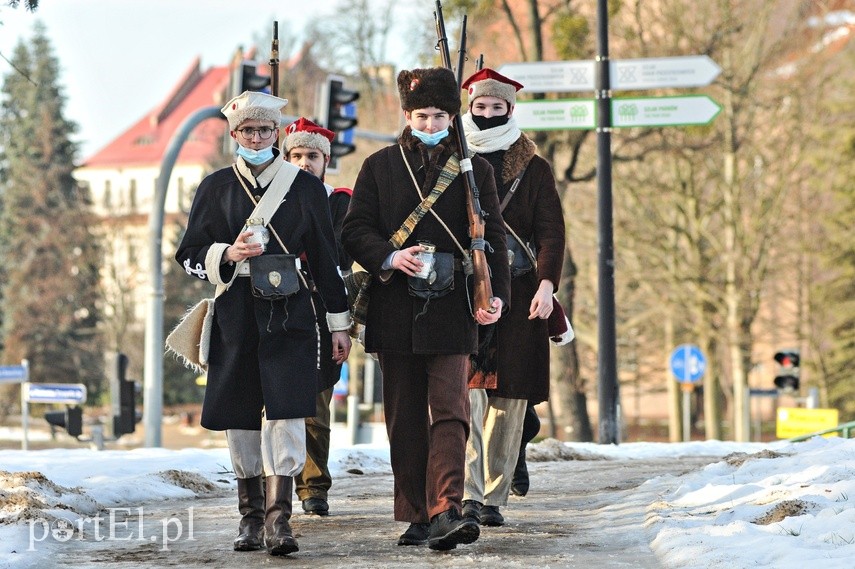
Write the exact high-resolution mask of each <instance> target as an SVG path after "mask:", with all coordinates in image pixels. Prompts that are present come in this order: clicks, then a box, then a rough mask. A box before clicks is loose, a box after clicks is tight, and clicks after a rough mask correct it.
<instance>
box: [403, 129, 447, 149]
mask: <svg viewBox="0 0 855 569" xmlns="http://www.w3.org/2000/svg"><path fill="white" fill-rule="evenodd" d="M410 130H411V131H412V133H413V136H415V137H416V138H418V139H419V140H421V141H422V142H424V143H425V145H426V146H430V147H431V148H433V147H434V146H436V145H437V144H439V141H440V140H442V139H443V138H445V137H446V136H448V129H447V128H446V129H443V130H441V131H439V132H435V133H433V134H429V133H427V132H423V131H421V130H416V129H414V128H412V129H410Z"/></svg>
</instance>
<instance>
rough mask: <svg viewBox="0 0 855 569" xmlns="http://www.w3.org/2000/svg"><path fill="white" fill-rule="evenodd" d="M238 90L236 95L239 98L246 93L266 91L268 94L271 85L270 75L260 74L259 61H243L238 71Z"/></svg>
mask: <svg viewBox="0 0 855 569" xmlns="http://www.w3.org/2000/svg"><path fill="white" fill-rule="evenodd" d="M237 77H238V83H237V90H236V91H235V93H234V95H235V96H238V95H240V94H241V93H243V92H244V91H265V92H267V91H268V89H266V87H268V86H269V85H270V76H269V75H259V74H258V62H257V61H241V63H240V69H239V70H238V75H237Z"/></svg>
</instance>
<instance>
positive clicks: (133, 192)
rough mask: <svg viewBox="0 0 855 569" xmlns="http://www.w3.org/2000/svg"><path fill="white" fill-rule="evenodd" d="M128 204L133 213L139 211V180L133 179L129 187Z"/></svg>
mask: <svg viewBox="0 0 855 569" xmlns="http://www.w3.org/2000/svg"><path fill="white" fill-rule="evenodd" d="M128 202H129V203H128V205H129V206H130V208H131V213H136V211H137V181H136V180H133V179H132V180H131V182H130V187H129V188H128Z"/></svg>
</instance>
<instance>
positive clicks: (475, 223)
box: [434, 0, 496, 312]
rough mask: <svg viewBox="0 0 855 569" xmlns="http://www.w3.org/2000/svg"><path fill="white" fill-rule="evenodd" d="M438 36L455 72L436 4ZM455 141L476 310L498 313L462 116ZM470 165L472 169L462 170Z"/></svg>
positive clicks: (447, 63)
mask: <svg viewBox="0 0 855 569" xmlns="http://www.w3.org/2000/svg"><path fill="white" fill-rule="evenodd" d="M434 17H435V18H436V33H437V37H438V41H437V47H438V48H439V51H440V54H441V55H442V61H443V66H444V67H445V68H446V69H449V70H450V71H452V73H453V72H454V69H453V68H452V66H451V53H450V52H449V48H448V38H447V37H446V35H445V21H444V20H443V17H442V4H441V2H440V0H436V12H434ZM465 48H466V16H463V27H462V28H461V40H460V52H459V59H458V64H457V76H456V80H457V87H458V88H459V87H460V85H461V83H462V82H463V67H464V63H465V61H466V49H465ZM454 130H455V135H456V136H455V139H456V141H457V151H458V154H459V155H460V160H461V172H460V173H461V174H462V176H463V182H464V185H465V186H466V214H467V217H468V218H469V237H470V239H471V240H472V244H471V245H470V255H471V258H472V269H473V271H472V276H473V282H474V289H475V291H474V292H475V310H477V309H479V308H482V309H484V310H486V311H487V312H495V311H496V310H495V309H494V308H493V306H492V301H493V288H492V286H491V284H490V267H489V265H488V264H487V255H486V253H485V252H484V249H485V243H486V242H485V240H484V218H485V216H486V214H485V213H484V212H483V210H482V209H481V203H480V200H479V198H478V194H479V192H478V185H477V183H476V182H475V173H474V172H473V171H472V165H471V160H469V149H468V147H467V144H466V135H465V133H464V132H463V119H462V117H461V116H460V113H459V112H458V113H456V114H455V115H454ZM464 163H466V164H467V166H468V168H464V167H462V166H463V164H464Z"/></svg>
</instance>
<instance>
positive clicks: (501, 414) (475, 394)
mask: <svg viewBox="0 0 855 569" xmlns="http://www.w3.org/2000/svg"><path fill="white" fill-rule="evenodd" d="M469 407H470V416H469V440H467V441H466V478H465V481H464V484H463V499H464V500H475V501H476V502H481V503H482V504H484V505H485V506H507V504H508V495H509V494H510V492H511V483H512V482H513V478H514V468H515V467H516V464H517V458H519V454H520V441H521V439H522V427H523V419H524V418H525V407H526V400H525V399H506V398H504V397H487V391H486V390H485V389H470V390H469Z"/></svg>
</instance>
